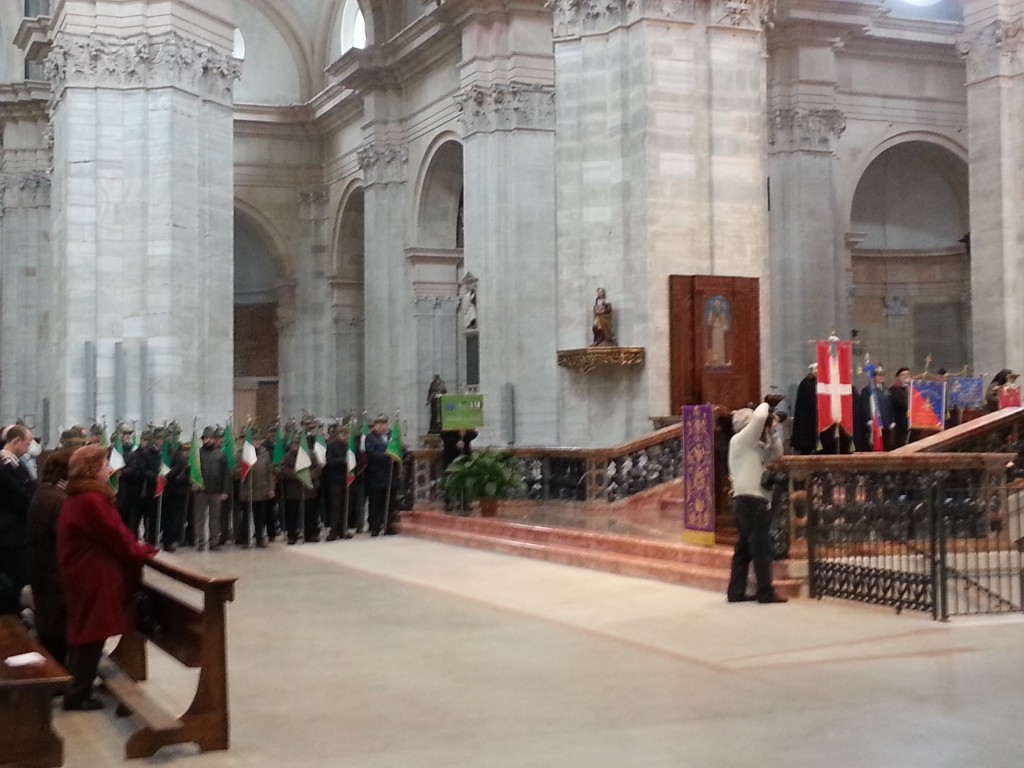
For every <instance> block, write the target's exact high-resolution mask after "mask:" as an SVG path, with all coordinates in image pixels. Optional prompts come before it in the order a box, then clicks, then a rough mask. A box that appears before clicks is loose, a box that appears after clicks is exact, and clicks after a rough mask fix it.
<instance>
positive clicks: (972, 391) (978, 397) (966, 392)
mask: <svg viewBox="0 0 1024 768" xmlns="http://www.w3.org/2000/svg"><path fill="white" fill-rule="evenodd" d="M946 393H947V395H948V397H949V401H948V402H949V407H950V408H984V407H985V380H984V379H983V378H982V377H981V376H950V377H949V381H948V383H947V387H946Z"/></svg>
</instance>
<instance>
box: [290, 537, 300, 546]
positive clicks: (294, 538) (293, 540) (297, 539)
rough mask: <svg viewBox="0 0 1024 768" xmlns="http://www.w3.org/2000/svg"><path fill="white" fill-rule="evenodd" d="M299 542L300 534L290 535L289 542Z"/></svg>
mask: <svg viewBox="0 0 1024 768" xmlns="http://www.w3.org/2000/svg"><path fill="white" fill-rule="evenodd" d="M298 542H299V537H298V536H289V537H288V543H289V544H298Z"/></svg>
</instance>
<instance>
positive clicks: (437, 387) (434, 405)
mask: <svg viewBox="0 0 1024 768" xmlns="http://www.w3.org/2000/svg"><path fill="white" fill-rule="evenodd" d="M446 394H448V387H447V386H445V383H444V379H442V378H441V375H440V374H437V373H435V374H434V379H433V381H431V382H430V387H429V388H428V389H427V407H428V408H430V428H429V429H428V430H427V432H428V433H429V434H431V435H436V434H438V433H439V432H440V431H441V395H446Z"/></svg>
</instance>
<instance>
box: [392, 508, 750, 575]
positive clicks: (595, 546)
mask: <svg viewBox="0 0 1024 768" xmlns="http://www.w3.org/2000/svg"><path fill="white" fill-rule="evenodd" d="M402 523H403V525H405V524H417V525H424V526H427V527H430V528H436V529H439V530H446V531H460V532H462V533H474V534H478V535H481V536H496V537H499V538H506V539H510V540H513V541H523V540H526V538H527V537H528V536H531V535H537V536H543V535H548V536H550V537H551V538H552V539H556V540H558V544H557V545H558V546H567V547H572V548H574V549H578V550H581V551H587V552H606V553H609V554H622V555H627V553H625V552H622V551H621V550H616V549H613V547H622V548H624V549H627V550H631V554H629V555H628V556H632V557H640V558H644V559H652V560H655V559H656V560H662V561H665V562H677V563H692V562H694V561H701V562H703V563H704V564H706V565H707V566H708V567H711V568H715V567H728V566H729V564H730V563H731V562H732V549H731V547H723V546H717V545H716V546H713V547H699V546H694V545H690V544H682V543H679V544H676V543H673V542H661V541H648V540H638V539H636V538H631V537H629V536H621V535H618V534H612V533H602V532H599V531H584V530H573V529H569V528H556V527H552V526H540V525H529V524H524V523H517V522H514V521H509V520H503V519H501V518H494V519H491V518H479V517H457V516H452V515H445V514H441V513H436V512H427V513H424V512H413V513H406V514H404V515H403V516H402ZM516 531H522V532H523V539H519V538H516V537H515V536H509V535H508V533H509V532H516ZM574 541H580V542H587V543H588V544H587V545H575V544H573V543H572V542H574ZM532 543H535V542H532ZM638 549H643V550H646V551H647V553H649V554H641V553H638V552H636V550H638Z"/></svg>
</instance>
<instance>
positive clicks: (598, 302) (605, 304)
mask: <svg viewBox="0 0 1024 768" xmlns="http://www.w3.org/2000/svg"><path fill="white" fill-rule="evenodd" d="M613 314H614V311H613V310H612V303H611V302H610V301H608V299H607V298H605V293H604V288H598V289H597V298H596V299H594V322H593V325H592V326H591V327H592V328H593V331H594V342H593V343H592V344H591V345H590V346H592V347H613V346H615V343H616V342H615V333H614V331H613V330H612V315H613Z"/></svg>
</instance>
